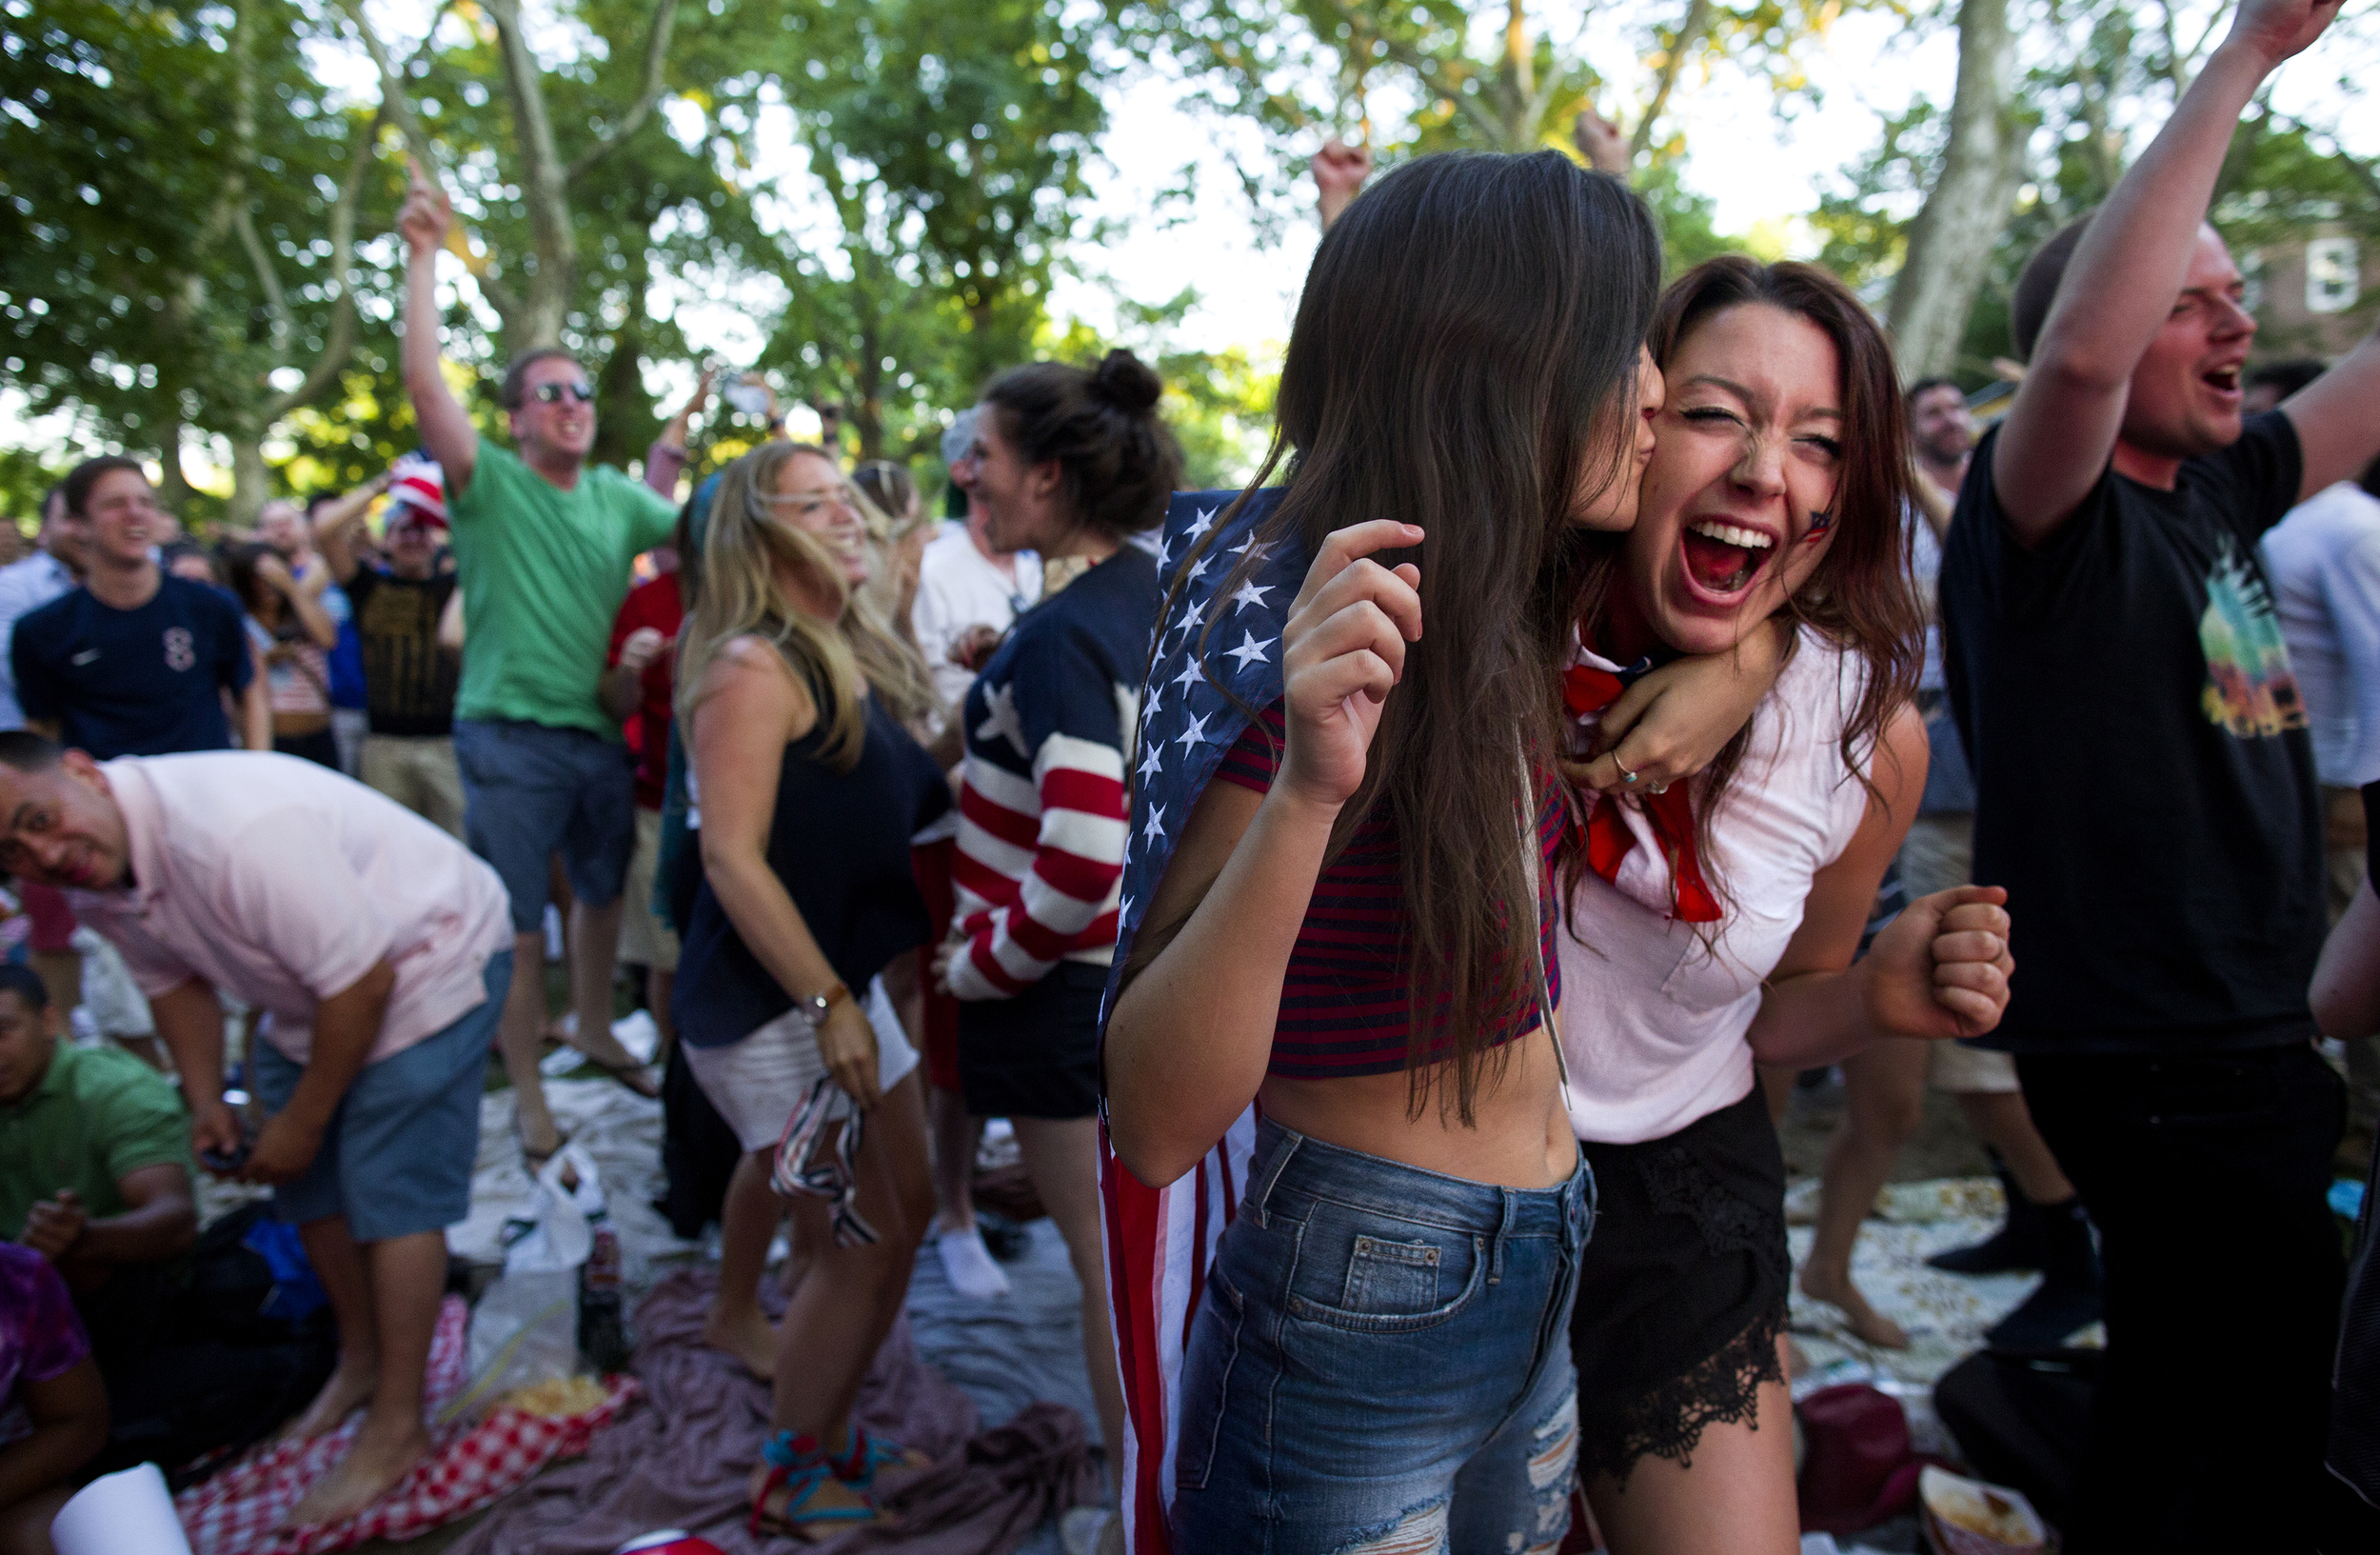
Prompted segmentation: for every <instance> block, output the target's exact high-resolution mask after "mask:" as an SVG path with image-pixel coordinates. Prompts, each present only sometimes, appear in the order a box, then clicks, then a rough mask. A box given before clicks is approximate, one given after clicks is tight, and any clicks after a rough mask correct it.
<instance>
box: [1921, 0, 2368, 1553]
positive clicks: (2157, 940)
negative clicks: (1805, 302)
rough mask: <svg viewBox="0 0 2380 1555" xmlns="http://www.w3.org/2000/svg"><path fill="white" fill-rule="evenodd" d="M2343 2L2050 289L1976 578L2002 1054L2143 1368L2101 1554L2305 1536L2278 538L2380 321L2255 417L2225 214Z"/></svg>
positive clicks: (2228, 104)
mask: <svg viewBox="0 0 2380 1555" xmlns="http://www.w3.org/2000/svg"><path fill="white" fill-rule="evenodd" d="M2336 12H2337V5H2336V4H2335V0H2321V3H2317V0H2246V3H2245V4H2243V5H2242V7H2241V9H2240V11H2239V14H2238V16H2237V18H2236V19H2235V21H2234V23H2233V27H2232V30H2231V36H2230V37H2229V38H2228V39H2227V40H2226V41H2225V42H2224V44H2223V46H2222V47H2221V48H2220V49H2219V50H2216V51H2215V53H2214V54H2213V55H2212V56H2211V57H2210V59H2209V60H2208V62H2207V65H2206V68H2205V70H2203V71H2202V72H2201V73H2200V74H2199V76H2198V78H2197V79H2196V80H2195V81H2194V82H2193V83H2192V86H2191V87H2190V90H2188V91H2187V92H2186V93H2185V94H2184V95H2183V97H2182V99H2181V101H2180V102H2179V103H2178V104H2177V105H2176V106H2175V109H2174V112H2173V117H2172V120H2171V121H2170V122H2169V123H2168V124H2167V125H2166V127H2165V129H2164V130H2163V132H2162V133H2160V134H2159V135H2158V137H2157V139H2156V141H2155V143H2154V144H2153V145H2152V146H2151V147H2150V148H2149V150H2147V152H2146V153H2144V154H2143V156H2142V157H2141V159H2140V160H2139V162H2138V163H2136V164H2135V165H2134V166H2133V167H2132V169H2131V171H2129V172H2128V173H2126V174H2125V176H2124V178H2123V180H2122V182H2121V183H2119V184H2118V185H2117V186H2116V188H2115V189H2114V191H2113V192H2112V194H2111V195H2110V196H2109V198H2108V201H2107V203H2106V205H2104V206H2103V207H2101V208H2100V209H2099V210H2098V211H2097V212H2096V213H2095V215H2093V216H2092V217H2091V218H2090V219H2089V220H2088V222H2087V224H2083V223H2078V224H2076V225H2075V226H2074V227H2071V228H2069V229H2067V230H2065V231H2063V232H2060V233H2059V234H2058V235H2057V236H2056V237H2053V239H2051V241H2050V242H2049V243H2048V244H2047V245H2045V246H2044V248H2043V249H2042V250H2041V252H2040V253H2038V254H2036V255H2035V256H2034V258H2033V262H2032V263H2031V264H2030V265H2028V266H2027V268H2026V270H2025V273H2024V275H2023V276H2022V277H2021V278H2020V280H2019V282H2018V286H2017V291H2016V296H2015V300H2014V307H2013V310H2012V311H2013V330H2014V333H2015V335H2016V347H2017V349H2018V351H2019V353H2020V354H2025V355H2028V356H2029V357H2030V366H2029V369H2028V371H2027V374H2026V377H2025V381H2024V383H2023V385H2022V386H2021V387H2020V388H2019V389H2018V390H2017V395H2016V399H2015V403H2014V405H2013V408H2012V409H2011V410H2010V412H2009V415H2008V419H2007V420H2006V421H2005V422H2004V423H2003V424H2002V425H2001V426H2000V428H1999V429H1997V430H1996V431H1995V432H1993V434H1992V435H1991V436H1990V437H1988V438H1986V439H1985V441H1984V442H1983V444H1982V445H1981V447H1979V448H1978V449H1976V452H1975V457H1974V462H1973V468H1971V470H1970V471H1969V474H1968V477H1967V481H1966V484H1965V486H1964V487H1963V488H1962V489H1961V491H1960V496H1959V509H1958V515H1957V517H1956V519H1955V520H1954V523H1953V524H1952V526H1951V532H1950V540H1949V543H1948V549H1947V553H1946V555H1945V557H1944V561H1943V568H1942V609H1943V624H1944V638H1945V647H1946V650H1947V666H1946V668H1947V671H1948V679H1949V685H1950V693H1951V699H1952V704H1953V707H1954V710H1955V712H1956V715H1957V718H1958V722H1959V731H1960V733H1961V735H1962V736H1963V738H1964V740H1965V743H1966V747H1967V749H1968V751H1969V753H1970V755H1971V757H1972V758H1973V763H1974V768H1975V779H1976V788H1977V803H1976V826H1975V879H1976V881H1977V882H1978V883H1980V884H1986V885H1996V886H2005V887H2008V892H2009V910H2010V911H2011V913H2012V914H2013V915H2014V917H2015V920H2016V923H2017V925H2018V928H2017V936H2018V939H2017V944H2018V947H2019V954H2020V957H2021V960H2022V970H2021V975H2019V976H2018V977H2017V978H2016V979H2015V981H2014V983H2013V997H2012V999H2011V1001H2010V1004H2009V1007H2008V1013H2007V1016H2006V1017H2005V1018H2004V1019H2003V1020H2002V1022H2001V1024H2000V1027H1999V1028H1998V1030H1997V1031H1996V1032H1994V1033H1993V1036H1992V1037H1991V1038H1990V1039H1987V1040H1986V1041H1985V1042H1984V1043H1983V1044H1982V1045H1983V1046H1987V1047H1996V1048H2000V1049H2002V1050H2005V1051H2008V1052H2012V1053H2013V1054H2015V1055H2016V1062H2017V1072H2018V1075H2019V1077H2020V1079H2021V1080H2022V1083H2023V1086H2024V1091H2025V1099H2026V1102H2027V1104H2028V1106H2030V1107H2031V1109H2032V1112H2033V1121H2034V1123H2035V1124H2036V1125H2037V1126H2039V1128H2040V1131H2041V1134H2042V1136H2043V1137H2044V1138H2045V1139H2047V1140H2048V1141H2049V1144H2050V1146H2051V1148H2052V1150H2053V1151H2054V1152H2055V1154H2056V1156H2057V1158H2058V1164H2059V1165H2060V1166H2062V1167H2063V1168H2064V1169H2065V1171H2066V1173H2067V1175H2068V1176H2069V1177H2070V1178H2071V1179H2072V1180H2073V1183H2074V1186H2075V1187H2076V1188H2077V1189H2078V1190H2079V1191H2080V1193H2081V1195H2082V1198H2083V1202H2084V1203H2085V1205H2086V1206H2088V1207H2089V1209H2090V1212H2091V1217H2092V1220H2093V1221H2094V1222H2095V1223H2096V1224H2097V1226H2099V1229H2100V1233H2101V1236H2102V1239H2103V1252H2104V1255H2105V1261H2106V1282H2107V1283H2106V1307H2107V1330H2108V1357H2107V1365H2106V1369H2105V1372H2104V1376H2103V1380H2102V1382H2101V1385H2100V1388H2099V1394H2098V1400H2097V1404H2096V1406H2095V1409H2096V1412H2095V1414H2094V1417H2093V1421H2092V1443H2091V1447H2090V1456H2089V1461H2088V1462H2086V1463H2085V1464H2084V1465H2081V1466H2080V1469H2079V1472H2078V1474H2077V1486H2078V1488H2077V1493H2076V1505H2074V1507H2073V1510H2072V1515H2071V1519H2070V1524H2071V1525H2070V1527H2069V1528H2068V1530H2067V1531H2068V1539H2067V1542H2066V1548H2067V1549H2068V1550H2069V1551H2070V1552H2072V1555H2094V1552H2100V1551H2109V1550H2118V1549H2120V1550H2134V1549H2140V1550H2148V1549H2154V1550H2158V1551H2161V1552H2162V1551H2173V1550H2197V1549H2205V1550H2214V1549H2226V1550H2230V1549H2251V1548H2252V1549H2257V1550H2307V1549H2311V1547H2312V1532H2311V1525H2310V1524H2309V1523H2308V1522H2307V1518H2308V1515H2309V1509H2310V1508H2311V1506H2312V1505H2315V1503H2316V1495H2315V1492H2316V1488H2317V1485H2318V1481H2317V1480H2316V1478H2315V1476H2316V1475H2317V1474H2318V1473H2319V1465H2320V1461H2321V1450H2322V1436H2323V1425H2324V1420H2325V1415H2326V1395H2327V1391H2328V1367H2329V1366H2330V1356H2331V1347H2332V1343H2333V1339H2334V1336H2335V1334H2336V1331H2337V1310H2338V1298H2339V1290H2340V1279H2341V1270H2340V1259H2339V1243H2338V1235H2337V1231H2336V1229H2335V1227H2334V1226H2332V1224H2331V1221H2330V1212H2329V1210H2328V1207H2327V1206H2326V1205H2325V1202H2324V1195H2325V1191H2326V1188H2327V1186H2328V1182H2329V1166H2330V1153H2331V1150H2332V1149H2333V1147H2334V1146H2335V1145H2336V1142H2337V1139H2338V1136H2339V1130H2340V1126H2341V1124H2342V1122H2343V1118H2344V1110H2343V1100H2342V1091H2341V1087H2340V1083H2339V1081H2338V1078H2337V1076H2336V1075H2335V1074H2334V1073H2333V1072H2332V1071H2331V1070H2330V1068H2329V1067H2328V1066H2326V1065H2325V1064H2324V1063H2323V1061H2322V1059H2321V1058H2320V1056H2319V1055H2318V1054H2316V1053H2315V1052H2314V1050H2313V1048H2312V1047H2311V1041H2310V1039H2311V1037H2312V1036H2313V1034H2314V1027H2313V1022H2312V1019H2311V1015H2310V1014H2309V1012H2308V1009H2307V1003H2306V986H2307V981H2308V977H2309V975H2310V973H2311V971H2312V968H2313V964H2314V957H2315V955H2316V953H2317V951H2318V950H2319V948H2320V946H2321V941H2322V934H2323V930H2324V927H2325V913H2324V907H2323V890H2322V827H2321V822H2320V814H2321V811H2320V807H2319V803H2318V800H2317V796H2316V791H2315V786H2314V772H2313V759H2312V752H2311V747H2310V745H2309V742H2308V737H2307V733H2306V728H2305V724H2306V718H2305V711H2304V709H2303V708H2302V707H2301V706H2300V705H2299V702H2298V697H2297V689H2296V683H2295V681H2294V680H2293V679H2292V677H2291V673H2290V667H2289V655H2288V651H2287V649H2286V648H2284V647H2283V645H2282V641H2281V635H2280V628H2279V625H2278V622H2277V621H2276V619H2275V617H2274V613H2273V608H2272V600H2271V590H2270V589H2269V588H2268V587H2267V584H2266V581H2265V578H2264V574H2263V571H2262V569H2261V568H2260V566H2259V564H2258V561H2257V556H2256V539H2257V537H2258V536H2259V535H2261V534H2262V533H2263V532H2264V531H2265V530H2266V529H2268V528H2271V526H2272V525H2273V524H2274V523H2275V522H2277V521H2278V520H2279V519H2280V517H2281V515H2282V514H2283V513H2284V512H2286V511H2287V510H2288V509H2289V508H2290V507H2291V504H2293V503H2295V502H2297V501H2298V500H2300V498H2301V497H2303V496H2304V495H2306V494H2309V493H2311V492H2313V491H2315V490H2318V489H2320V488H2323V487H2325V486H2327V485H2329V484H2330V482H2332V481H2334V480H2338V479H2340V478H2342V477H2344V476H2347V475H2349V474H2350V473H2352V471H2353V470H2354V469H2355V468H2358V467H2359V466H2360V465H2361V463H2362V462H2363V461H2364V460H2366V459H2368V458H2370V455H2371V453H2372V452H2373V450H2374V449H2375V448H2380V422H2375V421H2374V420H2373V419H2372V417H2371V415H2370V406H2372V405H2373V404H2375V403H2380V342H2370V341H2368V342H2366V343H2365V344H2364V345H2363V346H2362V347H2360V348H2359V349H2357V350H2355V351H2354V352H2353V353H2351V354H2350V356H2348V357H2347V358H2346V359H2345V360H2344V361H2342V362H2341V363H2340V364H2339V366H2338V367H2336V368H2335V369H2332V370H2331V371H2330V372H2329V373H2328V374H2326V375H2325V376H2324V377H2323V378H2322V379H2321V380H2320V381H2318V382H2316V383H2315V384H2313V385H2311V387H2309V388H2307V389H2305V390H2303V391H2302V392H2300V393H2299V394H2297V395H2294V396H2292V397H2291V399H2289V400H2288V401H2287V402H2285V403H2284V404H2283V405H2282V407H2281V408H2280V409H2278V410H2276V411H2273V412H2271V413H2269V414H2266V415H2262V416H2258V417H2255V418H2252V419H2250V420H2248V421H2246V422H2245V423H2244V424H2243V421H2242V417H2241V412H2240V381H2239V380H2240V370H2241V369H2242V367H2243V366H2244V365H2245V364H2246V361H2247V357H2248V351H2249V346H2250V343H2251V340H2252V338H2253V336H2254V333H2255V321H2254V320H2253V319H2251V317H2250V316H2249V315H2248V314H2247V312H2246V311H2245V310H2244V309H2243V308H2242V305H2241V300H2240V299H2241V295H2242V288H2241V283H2240V276H2239V271H2238V269H2237V268H2236V267H2235V266H2234V265H2233V264H2232V263H2231V256H2230V254H2229V252H2228V251H2227V250H2226V249H2225V248H2224V245H2223V241H2222V239H2221V238H2220V237H2218V236H2217V235H2216V234H2215V232H2214V231H2213V229H2211V228H2209V227H2207V226H2206V225H2205V221H2204V217H2205V213H2206V210H2207V207H2208V202H2209V200H2210V198H2211V195H2212V192H2213V189H2214V182H2215V176H2216V174H2217V173H2218V171H2220V169H2221V166H2222V162H2223V157H2224V153H2225V150H2227V148H2228V147H2229V146H2230V144H2231V131H2232V129H2233V127H2234V126H2235V124H2236V123H2237V121H2238V118H2239V114H2240V111H2241V110H2242V109H2243V108H2244V107H2245V106H2246V105H2247V103H2248V102H2249V101H2250V99H2251V96H2252V95H2253V94H2254V93H2255V91H2256V90H2258V89H2259V88H2260V86H2261V84H2262V83H2263V81H2264V79H2265V77H2266V76H2267V75H2268V74H2270V73H2271V70H2273V68H2274V67H2275V66H2277V65H2278V64H2279V63H2280V62H2281V61H2283V60H2285V59H2287V58H2289V57H2290V56H2291V54H2294V53H2295V52H2297V51H2298V50H2301V49H2303V48H2305V47H2306V46H2307V45H2308V44H2310V43H2311V42H2312V41H2313V39H2314V38H2315V37H2316V36H2318V35H2319V34H2320V33H2321V31H2322V30H2323V28H2324V27H2325V26H2327V25H2328V23H2329V21H2330V18H2331V17H2332V16H2333V15H2335V14H2336Z"/></svg>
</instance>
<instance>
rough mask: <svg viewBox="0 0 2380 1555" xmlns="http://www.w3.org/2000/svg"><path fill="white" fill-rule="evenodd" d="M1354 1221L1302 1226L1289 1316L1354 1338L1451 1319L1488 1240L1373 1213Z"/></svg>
mask: <svg viewBox="0 0 2380 1555" xmlns="http://www.w3.org/2000/svg"><path fill="white" fill-rule="evenodd" d="M1326 1213H1327V1212H1326ZM1354 1219H1355V1221H1356V1225H1347V1224H1343V1223H1342V1224H1339V1225H1329V1224H1326V1223H1324V1221H1325V1217H1324V1216H1317V1217H1316V1218H1315V1219H1313V1220H1309V1221H1308V1223H1307V1225H1306V1228H1305V1232H1304V1234H1303V1235H1302V1236H1301V1237H1300V1238H1299V1253H1298V1263H1299V1267H1298V1270H1297V1273H1296V1275H1295V1277H1294V1278H1293V1279H1292V1280H1291V1282H1290V1291H1289V1302H1288V1306H1289V1315H1290V1316H1292V1317H1296V1318H1302V1319H1305V1320H1306V1321H1308V1322H1312V1323H1321V1324H1327V1325H1329V1326H1332V1327H1336V1328H1346V1329H1349V1330H1352V1331H1355V1332H1359V1333H1410V1332H1413V1331H1414V1330H1416V1329H1420V1328H1431V1327H1435V1326H1438V1324H1441V1323H1445V1322H1448V1321H1450V1320H1451V1319H1453V1318H1454V1317H1456V1316H1457V1315H1458V1314H1459V1313H1460V1312H1461V1311H1462V1310H1463V1308H1464V1307H1466V1306H1470V1305H1471V1302H1472V1299H1473V1298H1474V1297H1475V1296H1477V1295H1478V1292H1479V1290H1480V1288H1481V1286H1482V1285H1483V1283H1484V1282H1485V1280H1486V1278H1487V1265H1488V1250H1487V1244H1488V1241H1489V1239H1488V1238H1487V1237H1484V1236H1474V1235H1472V1234H1471V1233H1469V1232H1466V1231H1458V1230H1455V1229H1453V1228H1451V1227H1443V1228H1442V1227H1438V1226H1414V1225H1407V1224H1403V1223H1399V1222H1398V1221H1394V1220H1391V1219H1388V1218H1387V1217H1384V1216H1378V1215H1360V1216H1357V1217H1354ZM1357 1226H1366V1227H1368V1229H1365V1230H1358V1229H1357ZM1334 1233H1335V1234H1334ZM1340 1249H1344V1251H1343V1252H1342V1251H1341V1250H1340Z"/></svg>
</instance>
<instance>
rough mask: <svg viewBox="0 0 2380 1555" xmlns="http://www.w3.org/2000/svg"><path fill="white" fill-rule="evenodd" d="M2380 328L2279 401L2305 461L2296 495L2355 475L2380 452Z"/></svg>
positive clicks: (2300, 496) (2305, 494)
mask: <svg viewBox="0 0 2380 1555" xmlns="http://www.w3.org/2000/svg"><path fill="white" fill-rule="evenodd" d="M2375 405H2380V331H2376V332H2374V333H2372V334H2368V335H2366V336H2364V339H2363V343H2362V344H2361V345H2359V346H2357V347H2356V348H2355V349H2353V350H2351V351H2349V352H2348V353H2347V354H2346V355H2345V356H2343V357H2341V358H2339V360H2338V361H2337V363H2335V364H2334V365H2333V366H2332V367H2331V369H2330V371H2328V372H2326V373H2324V374H2323V375H2322V376H2321V377H2319V378H2316V379H2315V380H2314V381H2313V382H2312V383H2310V384H2308V385H2307V386H2306V387H2305V388H2303V389H2299V390H2298V391H2297V392H2296V393H2294V394H2291V396H2290V397H2289V398H2288V399H2286V400H2284V401H2282V402H2281V413H2282V414H2283V415H2285V416H2287V417H2289V418H2290V425H2291V427H2294V428H2295V429H2297V446H2298V449H2299V450H2300V451H2301V452H2302V453H2303V454H2304V456H2305V461H2306V475H2305V479H2304V480H2303V481H2301V482H2300V483H2299V484H2298V488H2297V500H2298V501H2300V502H2303V501H2305V500H2306V499H2307V498H2308V497H2311V496H2312V495H2313V494H2314V493H2315V492H2317V491H2319V490H2321V489H2322V488H2324V487H2327V486H2330V485H2332V484H2334V483H2336V482H2339V481H2351V480H2353V479H2354V478H2355V477H2356V476H2357V475H2359V474H2361V473H2362V472H2363V468H2364V467H2365V466H2366V465H2368V464H2370V463H2371V460H2372V457H2373V455H2375V454H2380V416H2375V415H2373V414H2372V412H2371V408H2372V407H2373V406H2375Z"/></svg>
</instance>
